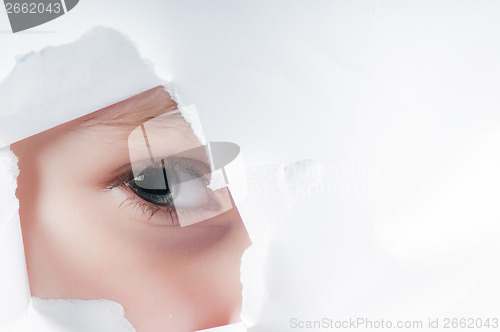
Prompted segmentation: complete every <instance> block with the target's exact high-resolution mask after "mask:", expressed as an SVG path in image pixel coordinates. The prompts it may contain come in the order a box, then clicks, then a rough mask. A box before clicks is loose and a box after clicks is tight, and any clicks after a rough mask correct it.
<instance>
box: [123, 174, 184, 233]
mask: <svg viewBox="0 0 500 332" xmlns="http://www.w3.org/2000/svg"><path fill="white" fill-rule="evenodd" d="M120 188H121V189H123V190H126V191H129V192H130V193H131V194H132V195H133V196H132V197H128V198H126V199H125V200H123V202H121V204H120V205H119V207H120V208H126V207H127V206H132V207H133V208H134V209H135V210H140V211H141V212H142V213H143V214H144V215H149V218H148V222H149V221H151V219H152V218H153V217H154V216H155V215H156V214H157V213H158V212H160V213H163V214H165V215H167V216H168V217H169V218H170V220H171V221H172V226H179V225H180V223H179V218H178V217H177V210H176V209H175V208H172V207H162V206H158V205H156V204H153V203H150V202H148V201H145V200H144V199H142V198H140V197H139V196H137V194H136V193H134V192H132V190H131V189H130V188H128V186H127V185H126V184H125V183H124V184H123V185H122V186H120ZM127 202H128V203H127ZM124 204H125V205H124Z"/></svg>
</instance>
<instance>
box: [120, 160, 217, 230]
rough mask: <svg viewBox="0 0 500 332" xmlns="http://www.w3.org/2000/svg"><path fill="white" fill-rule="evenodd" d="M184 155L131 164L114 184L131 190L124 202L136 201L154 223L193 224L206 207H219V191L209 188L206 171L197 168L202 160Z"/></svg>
mask: <svg viewBox="0 0 500 332" xmlns="http://www.w3.org/2000/svg"><path fill="white" fill-rule="evenodd" d="M184 159H185V158H183V159H180V158H169V159H168V160H164V159H161V160H160V161H158V162H156V161H147V162H143V163H139V164H135V165H130V168H128V169H127V170H126V171H125V174H124V175H121V176H120V177H119V180H118V181H115V184H114V185H113V186H112V187H111V188H115V187H120V188H122V189H124V190H127V191H129V192H130V191H131V192H132V194H133V196H132V197H129V198H127V200H126V202H127V204H123V203H122V206H125V207H127V206H129V205H133V206H134V207H136V208H137V209H139V210H140V211H141V212H142V213H143V214H144V215H145V216H146V217H147V218H148V221H150V222H151V223H154V224H167V225H179V224H180V225H182V224H186V223H187V224H190V220H193V223H194V222H195V221H194V220H196V218H198V219H199V215H202V214H203V211H205V210H207V209H210V210H212V211H213V210H214V209H217V208H218V203H217V198H216V196H217V195H216V194H214V192H213V191H212V190H211V189H210V188H208V183H209V181H208V179H207V176H206V175H203V174H204V173H206V171H199V170H197V168H196V166H195V165H197V164H198V163H199V162H197V161H194V160H193V161H190V160H187V159H186V160H184ZM144 163H146V166H144ZM132 170H133V171H132ZM134 174H135V176H134ZM124 203H125V202H124ZM212 213H213V212H212ZM153 217H154V219H153ZM180 220H182V222H180Z"/></svg>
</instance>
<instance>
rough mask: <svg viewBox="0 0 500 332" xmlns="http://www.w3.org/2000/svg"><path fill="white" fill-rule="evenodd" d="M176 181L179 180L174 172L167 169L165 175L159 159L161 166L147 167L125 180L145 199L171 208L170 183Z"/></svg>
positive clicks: (172, 205)
mask: <svg viewBox="0 0 500 332" xmlns="http://www.w3.org/2000/svg"><path fill="white" fill-rule="evenodd" d="M176 182H179V181H178V177H177V176H176V174H175V172H172V171H170V170H169V171H168V175H167V169H166V166H165V162H164V160H161V167H153V166H151V167H147V168H146V169H144V170H143V171H142V172H140V173H139V175H138V176H136V177H135V178H133V179H131V180H129V181H126V182H125V184H126V185H127V186H128V187H129V188H130V189H131V190H132V191H133V192H134V193H135V194H136V195H137V196H139V197H140V198H142V199H144V200H145V201H147V202H149V203H152V204H155V205H159V206H168V207H172V208H173V207H174V204H173V203H174V202H173V193H172V188H171V184H170V183H176Z"/></svg>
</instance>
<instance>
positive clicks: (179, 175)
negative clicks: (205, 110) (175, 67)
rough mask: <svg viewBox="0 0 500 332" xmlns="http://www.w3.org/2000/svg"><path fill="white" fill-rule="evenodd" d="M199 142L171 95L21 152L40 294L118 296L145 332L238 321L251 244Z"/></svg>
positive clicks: (31, 259) (141, 99)
mask: <svg viewBox="0 0 500 332" xmlns="http://www.w3.org/2000/svg"><path fill="white" fill-rule="evenodd" d="M139 133H141V134H143V135H140V134H139ZM201 146H202V144H201V143H200V141H199V140H198V138H197V136H196V135H195V134H194V133H193V130H192V129H191V126H190V124H189V123H187V122H186V121H185V119H184V118H183V117H182V116H181V114H180V113H179V112H178V111H176V104H175V102H174V101H172V100H171V98H170V96H169V95H168V93H167V92H165V91H164V89H163V87H158V88H155V89H152V90H149V91H146V92H144V93H142V94H140V95H137V96H135V97H132V98H130V99H128V100H125V101H123V102H121V103H118V104H115V105H113V106H110V107H108V108H106V109H103V110H100V111H98V112H95V113H92V114H90V115H87V116H85V117H83V118H80V119H77V120H74V121H71V122H69V123H66V124H63V125H61V126H58V127H55V128H53V129H50V130H47V131H45V132H43V133H40V134H37V135H35V136H32V137H29V138H27V139H25V140H23V141H20V142H17V143H15V144H13V145H12V146H11V149H12V150H13V151H14V153H15V154H16V155H17V156H18V158H19V169H20V175H19V177H18V190H17V196H18V198H19V201H20V217H21V226H22V231H23V239H24V245H25V251H26V259H27V265H28V274H29V280H30V286H31V292H32V295H33V296H37V297H41V298H78V299H100V298H104V299H110V300H114V301H116V302H118V303H120V304H121V305H123V306H124V308H125V315H126V317H127V318H128V319H129V320H130V322H131V323H132V324H133V325H134V327H135V328H136V329H137V330H138V331H148V332H149V331H193V330H199V329H205V328H209V327H215V326H220V325H225V324H229V323H231V322H234V321H237V320H238V317H239V313H240V306H241V284H240V273H239V269H240V260H241V255H242V253H243V251H244V250H245V249H246V248H247V247H248V245H249V239H248V236H247V233H246V230H245V228H244V225H243V223H242V221H241V218H240V216H239V214H238V211H237V209H236V208H235V207H234V205H233V204H232V200H231V195H230V193H229V191H228V189H227V188H219V189H210V186H209V185H208V184H209V183H210V182H211V177H210V174H209V172H208V171H206V170H207V169H210V165H208V162H207V157H206V154H203V153H199V151H204V150H202V149H200V147H201ZM185 151H198V152H196V153H191V154H189V153H187V154H186V153H185ZM172 156H174V157H172ZM162 174H163V175H165V177H162V176H161V175H162ZM162 179H163V182H162ZM167 179H168V180H167ZM159 182H161V183H163V186H162V185H161V184H160V185H159V184H158V183H159ZM166 182H167V183H168V185H167V186H165V185H164V184H165V183H166ZM144 183H148V184H149V185H144ZM207 211H209V212H208V213H207Z"/></svg>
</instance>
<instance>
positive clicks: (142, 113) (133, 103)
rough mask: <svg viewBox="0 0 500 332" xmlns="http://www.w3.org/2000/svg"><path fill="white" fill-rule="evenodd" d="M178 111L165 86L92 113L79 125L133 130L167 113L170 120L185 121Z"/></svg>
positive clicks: (80, 120) (81, 120)
mask: <svg viewBox="0 0 500 332" xmlns="http://www.w3.org/2000/svg"><path fill="white" fill-rule="evenodd" d="M176 110H178V108H177V103H176V102H175V101H174V100H173V99H172V98H171V96H170V94H169V93H168V92H167V91H165V88H164V87H163V86H158V87H155V88H153V89H150V90H147V91H145V92H142V93H140V94H138V95H135V96H133V97H130V98H128V99H125V100H123V101H120V102H118V103H116V104H113V105H110V106H108V107H105V108H103V109H100V110H98V111H96V112H93V113H90V114H88V115H86V116H84V117H82V118H80V119H79V123H78V125H79V126H81V127H84V128H92V127H97V126H105V127H117V128H122V129H124V130H132V129H134V128H137V127H139V126H140V125H142V124H144V123H145V122H147V121H149V120H151V119H154V118H156V117H158V116H160V115H163V114H165V113H171V115H172V116H171V117H169V118H168V119H169V120H172V121H176V120H177V121H178V120H182V121H185V119H184V117H183V116H182V114H181V113H180V112H178V111H177V112H174V111H176Z"/></svg>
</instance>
